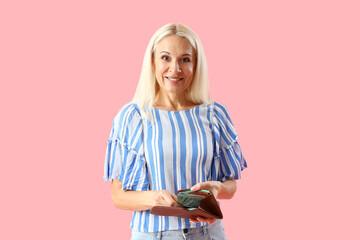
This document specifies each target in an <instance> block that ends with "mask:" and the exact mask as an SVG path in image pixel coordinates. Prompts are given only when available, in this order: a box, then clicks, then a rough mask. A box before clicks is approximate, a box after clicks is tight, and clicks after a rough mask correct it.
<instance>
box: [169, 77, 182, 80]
mask: <svg viewBox="0 0 360 240" xmlns="http://www.w3.org/2000/svg"><path fill="white" fill-rule="evenodd" d="M168 79H169V80H171V81H179V80H180V79H181V78H171V77H168Z"/></svg>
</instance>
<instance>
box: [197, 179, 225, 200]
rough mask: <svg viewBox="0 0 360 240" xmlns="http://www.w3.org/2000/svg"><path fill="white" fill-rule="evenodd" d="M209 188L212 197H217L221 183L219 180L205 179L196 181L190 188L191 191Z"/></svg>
mask: <svg viewBox="0 0 360 240" xmlns="http://www.w3.org/2000/svg"><path fill="white" fill-rule="evenodd" d="M203 189H204V190H210V191H211V192H212V194H214V197H215V198H216V199H217V197H218V195H219V192H220V191H221V189H222V183H221V182H219V181H207V182H202V183H198V184H196V185H194V186H192V187H191V188H190V190H191V191H193V192H195V191H199V190H203Z"/></svg>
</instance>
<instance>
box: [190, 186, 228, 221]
mask: <svg viewBox="0 0 360 240" xmlns="http://www.w3.org/2000/svg"><path fill="white" fill-rule="evenodd" d="M221 185H222V183H221V182H219V181H207V182H202V183H198V184H196V185H194V186H192V187H191V188H190V190H191V191H199V190H202V189H204V190H210V191H211V192H212V194H214V197H215V198H217V196H218V194H219V191H220V189H221ZM215 221H216V219H215V218H202V217H198V218H191V219H190V222H193V223H199V222H207V223H209V224H212V223H214V222H215Z"/></svg>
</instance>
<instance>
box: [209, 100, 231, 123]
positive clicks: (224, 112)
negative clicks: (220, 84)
mask: <svg viewBox="0 0 360 240" xmlns="http://www.w3.org/2000/svg"><path fill="white" fill-rule="evenodd" d="M211 104H212V109H213V112H214V116H215V117H217V118H220V119H223V120H225V119H228V120H230V116H229V112H228V109H227V108H226V106H225V105H224V104H222V103H219V102H217V101H212V103H211Z"/></svg>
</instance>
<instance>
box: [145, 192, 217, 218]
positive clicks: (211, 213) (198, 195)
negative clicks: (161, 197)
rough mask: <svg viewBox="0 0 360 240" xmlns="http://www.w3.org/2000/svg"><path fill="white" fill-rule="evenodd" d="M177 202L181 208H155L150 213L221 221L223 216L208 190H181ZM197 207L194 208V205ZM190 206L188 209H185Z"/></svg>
mask: <svg viewBox="0 0 360 240" xmlns="http://www.w3.org/2000/svg"><path fill="white" fill-rule="evenodd" d="M178 202H179V203H180V204H182V205H183V207H166V206H155V207H152V208H151V209H150V213H151V214H154V215H160V216H176V217H180V218H197V217H202V218H216V219H222V218H223V215H222V212H221V210H220V207H219V204H218V203H217V201H216V199H215V197H214V195H213V194H212V192H211V191H209V190H200V191H195V192H193V191H191V190H190V189H189V188H188V189H183V190H179V191H178ZM194 204H195V205H198V206H197V207H195V205H194ZM186 206H190V207H186Z"/></svg>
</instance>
